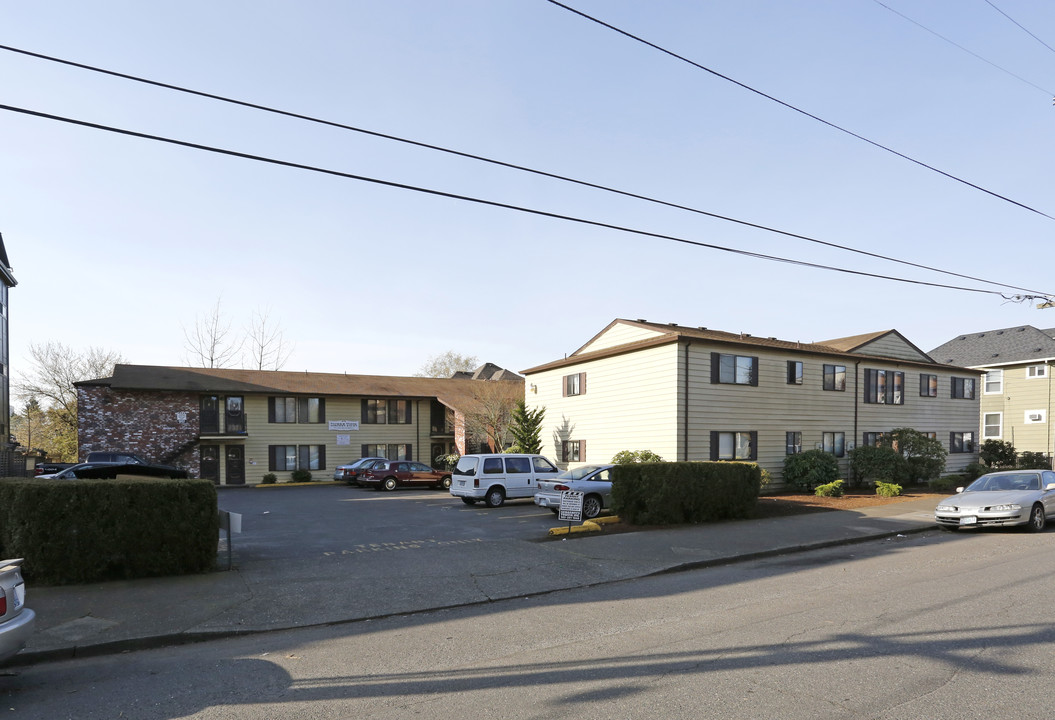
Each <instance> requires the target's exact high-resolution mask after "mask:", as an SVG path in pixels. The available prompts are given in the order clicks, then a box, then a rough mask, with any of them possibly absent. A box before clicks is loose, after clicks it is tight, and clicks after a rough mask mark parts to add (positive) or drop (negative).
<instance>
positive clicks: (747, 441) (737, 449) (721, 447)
mask: <svg viewBox="0 0 1055 720" xmlns="http://www.w3.org/2000/svg"><path fill="white" fill-rule="evenodd" d="M757 446H758V433H757V432H754V431H750V432H746V431H740V432H719V431H712V432H711V460H755V459H756V458H757V457H758V454H757V452H756V448H757Z"/></svg>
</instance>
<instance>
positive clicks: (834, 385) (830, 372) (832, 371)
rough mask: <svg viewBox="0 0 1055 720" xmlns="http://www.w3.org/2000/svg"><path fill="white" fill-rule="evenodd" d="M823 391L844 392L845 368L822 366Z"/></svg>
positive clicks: (841, 366) (840, 366)
mask: <svg viewBox="0 0 1055 720" xmlns="http://www.w3.org/2000/svg"><path fill="white" fill-rule="evenodd" d="M824 389H825V390H835V391H837V392H844V391H845V390H846V366H845V365H825V366H824Z"/></svg>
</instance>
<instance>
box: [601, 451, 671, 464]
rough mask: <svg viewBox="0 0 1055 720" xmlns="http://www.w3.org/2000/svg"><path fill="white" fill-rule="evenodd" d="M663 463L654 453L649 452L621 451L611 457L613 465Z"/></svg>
mask: <svg viewBox="0 0 1055 720" xmlns="http://www.w3.org/2000/svg"><path fill="white" fill-rule="evenodd" d="M658 462H663V458H661V457H660V456H659V455H657V454H656V453H654V452H652V451H651V450H622V451H620V452H617V453H616V454H615V455H614V456H612V464H613V465H630V464H633V463H658Z"/></svg>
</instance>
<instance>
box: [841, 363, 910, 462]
mask: <svg viewBox="0 0 1055 720" xmlns="http://www.w3.org/2000/svg"><path fill="white" fill-rule="evenodd" d="M860 372H861V361H860V360H855V361H854V447H857V437H858V435H857V411H858V403H860V402H861V398H860V397H859V393H858V392H857V391H858V389H859V384H858V380H859V377H858V376H859V374H860ZM891 382H893V381H892V380H891ZM901 392H902V393H904V392H905V388H904V383H902V388H901ZM847 466H848V467H847V475H849V461H847ZM856 481H857V478H854V482H855V483H856Z"/></svg>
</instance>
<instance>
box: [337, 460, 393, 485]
mask: <svg viewBox="0 0 1055 720" xmlns="http://www.w3.org/2000/svg"><path fill="white" fill-rule="evenodd" d="M387 461H388V458H383V457H364V458H359V459H358V460H356V461H355V462H351V463H348V464H347V465H338V466H337V467H336V468H334V470H333V479H334V480H344V481H345V482H346V483H348V484H349V485H358V484H359V473H360V472H362V471H363V470H365V469H366V468H367V467H369V466H370V465H373V464H374V463H375V462H387Z"/></svg>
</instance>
